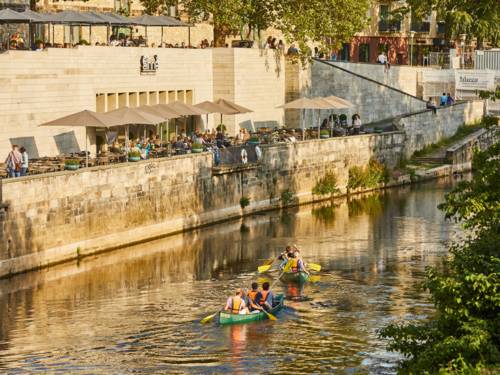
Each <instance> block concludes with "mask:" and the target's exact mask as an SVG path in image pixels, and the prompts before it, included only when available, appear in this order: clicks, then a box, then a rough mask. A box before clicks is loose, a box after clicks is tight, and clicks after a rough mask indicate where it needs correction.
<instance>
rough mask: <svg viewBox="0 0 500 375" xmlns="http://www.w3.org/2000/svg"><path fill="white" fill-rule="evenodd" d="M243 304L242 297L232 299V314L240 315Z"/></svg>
mask: <svg viewBox="0 0 500 375" xmlns="http://www.w3.org/2000/svg"><path fill="white" fill-rule="evenodd" d="M242 302H243V300H242V299H241V297H238V296H236V297H232V298H231V312H232V313H233V314H239V312H240V310H241V305H242Z"/></svg>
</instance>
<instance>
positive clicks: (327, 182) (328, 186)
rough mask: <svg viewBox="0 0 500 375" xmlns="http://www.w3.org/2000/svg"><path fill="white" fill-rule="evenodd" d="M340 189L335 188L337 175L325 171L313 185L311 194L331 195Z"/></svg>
mask: <svg viewBox="0 0 500 375" xmlns="http://www.w3.org/2000/svg"><path fill="white" fill-rule="evenodd" d="M339 191H340V190H339V189H338V188H337V175H336V174H335V173H334V172H327V173H326V174H325V175H324V176H323V177H322V178H320V179H319V181H318V182H316V185H314V187H313V190H312V193H313V195H329V196H333V195H334V194H336V193H338V192H339Z"/></svg>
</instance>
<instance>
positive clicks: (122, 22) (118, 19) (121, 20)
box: [100, 12, 133, 26]
mask: <svg viewBox="0 0 500 375" xmlns="http://www.w3.org/2000/svg"><path fill="white" fill-rule="evenodd" d="M100 14H101V15H103V16H106V17H107V18H108V19H110V20H114V21H115V22H114V23H111V25H117V26H126V25H132V24H133V22H132V21H131V20H130V19H128V18H127V17H124V16H122V15H120V14H117V13H110V12H108V13H100Z"/></svg>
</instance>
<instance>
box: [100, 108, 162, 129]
mask: <svg viewBox="0 0 500 375" xmlns="http://www.w3.org/2000/svg"><path fill="white" fill-rule="evenodd" d="M106 115H109V116H111V117H113V118H116V119H117V120H118V121H117V122H118V123H117V124H116V125H114V126H119V125H134V124H136V125H157V124H161V123H162V122H164V121H165V120H164V119H163V118H162V117H160V116H158V115H153V114H151V113H148V112H145V111H141V110H140V109H138V108H130V107H123V108H119V109H115V110H114V111H111V112H106Z"/></svg>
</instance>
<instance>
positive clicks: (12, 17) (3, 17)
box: [0, 8, 31, 23]
mask: <svg viewBox="0 0 500 375" xmlns="http://www.w3.org/2000/svg"><path fill="white" fill-rule="evenodd" d="M30 20H31V19H30V18H29V17H28V16H26V15H24V14H23V13H19V12H16V11H14V10H12V9H9V8H6V9H2V10H0V23H28V22H30Z"/></svg>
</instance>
